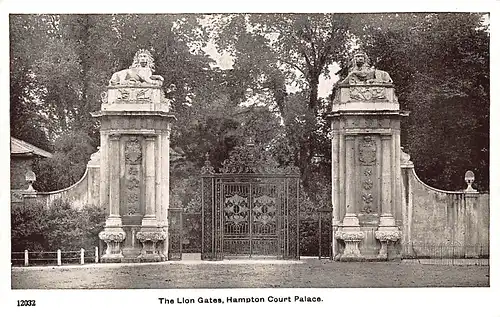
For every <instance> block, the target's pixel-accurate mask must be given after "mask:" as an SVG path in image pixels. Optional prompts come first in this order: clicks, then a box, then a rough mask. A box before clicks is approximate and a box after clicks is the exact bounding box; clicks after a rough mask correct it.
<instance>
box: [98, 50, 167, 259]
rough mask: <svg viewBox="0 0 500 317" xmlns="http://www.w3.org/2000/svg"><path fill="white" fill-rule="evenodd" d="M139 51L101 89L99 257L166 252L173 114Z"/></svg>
mask: <svg viewBox="0 0 500 317" xmlns="http://www.w3.org/2000/svg"><path fill="white" fill-rule="evenodd" d="M153 70H154V62H153V58H152V57H151V54H150V53H149V52H148V51H145V50H140V51H138V52H137V53H136V55H135V57H134V63H133V65H132V66H131V67H130V68H129V69H125V70H122V71H119V72H117V73H115V74H113V76H112V78H111V80H110V83H109V86H108V87H107V91H105V92H103V94H102V96H101V97H102V105H101V110H100V111H98V112H96V113H93V114H92V115H93V116H94V117H97V118H99V119H100V123H101V147H100V186H99V188H100V202H101V206H102V208H103V209H104V210H105V212H106V213H107V219H106V225H105V228H104V230H103V231H102V232H101V233H100V234H99V238H100V239H101V240H103V241H104V242H105V243H106V244H107V248H106V252H105V255H104V256H103V257H102V261H103V262H136V261H137V262H139V261H162V260H166V259H167V254H168V227H167V210H168V206H169V149H170V129H171V124H172V121H173V120H175V116H174V115H173V114H171V113H170V109H169V101H168V100H167V99H166V98H165V95H164V92H163V90H162V84H163V78H162V77H161V76H158V75H153V74H152V73H153Z"/></svg>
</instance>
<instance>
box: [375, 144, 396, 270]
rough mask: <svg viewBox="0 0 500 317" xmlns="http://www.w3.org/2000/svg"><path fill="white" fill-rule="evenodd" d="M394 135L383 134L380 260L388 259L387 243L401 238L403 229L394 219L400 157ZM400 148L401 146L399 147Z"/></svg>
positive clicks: (378, 230) (377, 237) (378, 235)
mask: <svg viewBox="0 0 500 317" xmlns="http://www.w3.org/2000/svg"><path fill="white" fill-rule="evenodd" d="M394 141H396V140H394V139H393V136H392V135H382V214H381V216H380V224H379V228H378V229H377V231H376V232H375V238H376V239H377V240H379V241H380V243H381V247H380V251H379V254H378V256H377V258H378V259H380V260H386V259H387V256H388V252H387V245H388V244H389V243H391V242H396V241H398V240H399V239H401V231H399V229H398V227H397V226H396V221H395V219H394V210H393V206H394V204H393V201H392V199H394V198H397V197H395V195H396V193H395V192H394V190H393V189H395V187H396V185H399V184H396V168H397V167H399V166H400V165H399V164H395V158H396V157H399V155H396V153H395V152H394V147H393V146H392V145H393V142H394ZM397 148H398V149H399V146H398V147H397Z"/></svg>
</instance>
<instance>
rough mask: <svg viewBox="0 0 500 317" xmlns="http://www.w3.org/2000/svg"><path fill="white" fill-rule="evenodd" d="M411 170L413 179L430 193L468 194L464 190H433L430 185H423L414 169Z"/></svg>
mask: <svg viewBox="0 0 500 317" xmlns="http://www.w3.org/2000/svg"><path fill="white" fill-rule="evenodd" d="M411 170H412V174H413V176H414V177H415V179H416V180H417V181H418V182H419V183H420V184H422V185H423V186H424V187H425V188H426V189H429V190H432V191H435V192H438V193H443V194H467V193H468V192H467V191H465V190H457V191H452V190H444V189H438V188H434V187H432V186H430V185H427V184H426V183H424V182H423V181H422V180H421V179H420V178H419V177H418V175H417V172H416V171H415V168H414V167H411ZM473 194H479V192H473Z"/></svg>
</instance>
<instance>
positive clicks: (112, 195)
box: [99, 134, 125, 262]
mask: <svg viewBox="0 0 500 317" xmlns="http://www.w3.org/2000/svg"><path fill="white" fill-rule="evenodd" d="M105 145H108V146H107V147H108V149H109V150H105V153H107V155H108V157H107V159H106V158H104V160H103V161H107V162H106V164H105V165H104V167H103V169H104V173H103V174H104V176H105V177H107V179H106V181H105V183H107V184H109V196H108V197H105V198H107V199H108V204H107V206H108V208H109V215H108V217H107V218H106V225H105V226H104V231H102V232H100V233H99V239H101V240H103V241H104V242H105V243H106V245H107V247H106V253H105V255H104V256H103V257H102V259H103V261H104V262H120V261H121V259H122V258H123V254H122V249H121V243H122V242H123V241H124V240H125V231H123V228H122V219H121V217H120V165H121V164H120V135H118V134H112V135H110V136H109V142H107V144H105ZM101 175H102V174H101Z"/></svg>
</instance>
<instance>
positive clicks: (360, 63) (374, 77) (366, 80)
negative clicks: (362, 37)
mask: <svg viewBox="0 0 500 317" xmlns="http://www.w3.org/2000/svg"><path fill="white" fill-rule="evenodd" d="M369 63H370V61H369V59H368V56H367V55H366V53H365V52H363V51H357V52H356V53H354V56H353V59H352V62H351V65H352V66H351V68H350V69H349V74H348V75H347V77H346V78H345V79H344V80H343V81H342V82H341V84H376V83H384V84H392V79H391V76H389V73H387V72H385V71H383V70H379V69H375V68H374V67H370V65H369Z"/></svg>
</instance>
